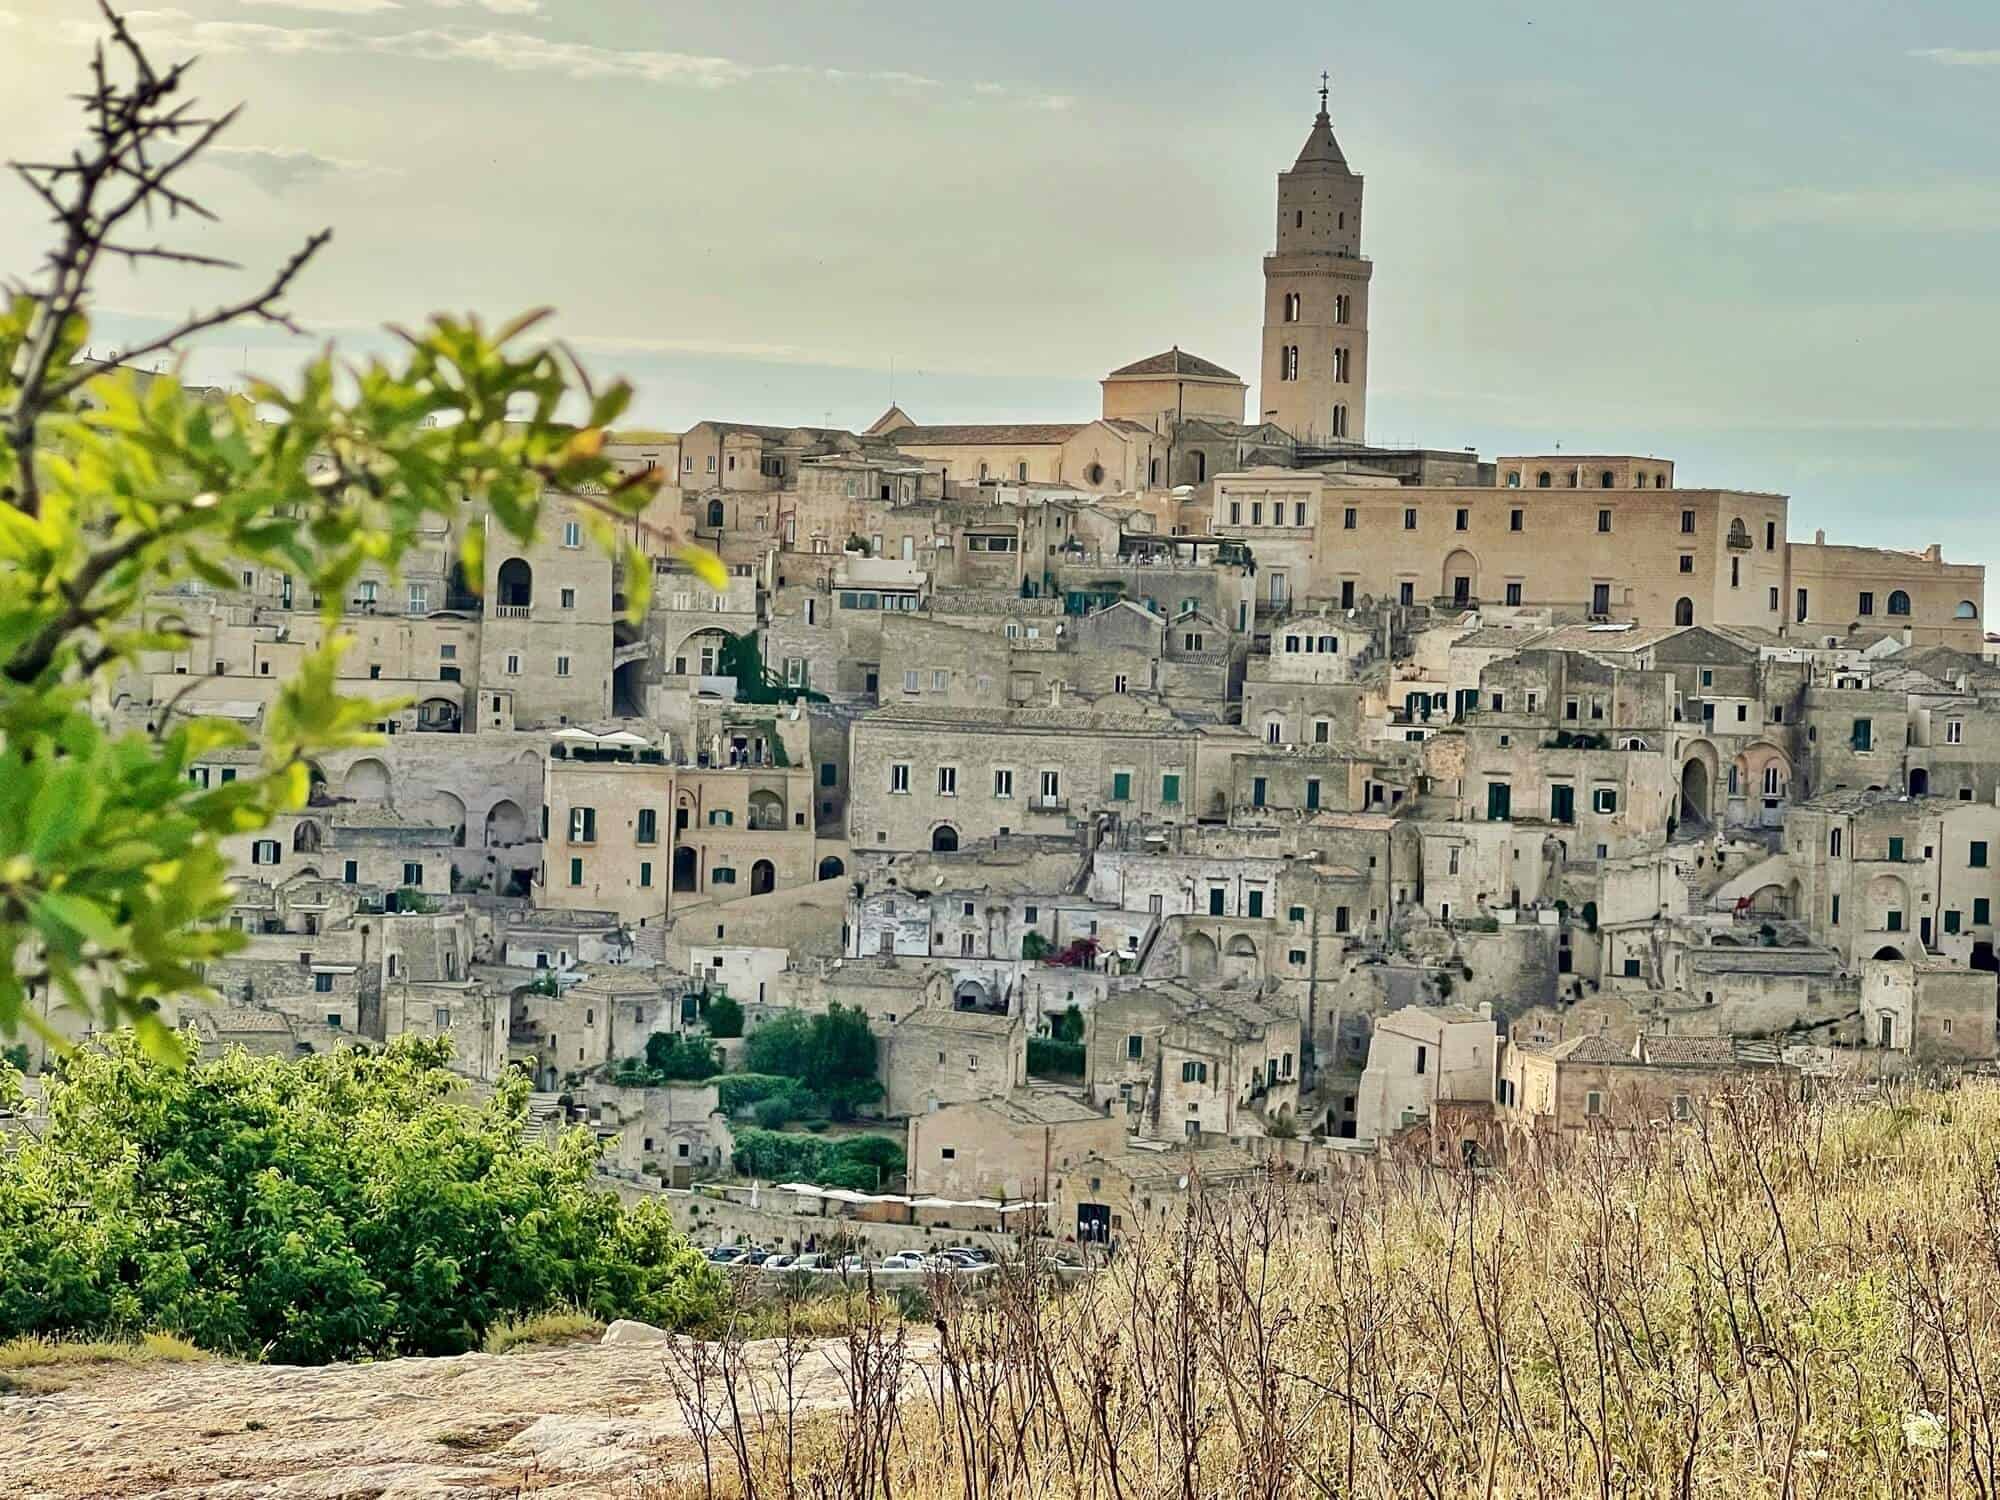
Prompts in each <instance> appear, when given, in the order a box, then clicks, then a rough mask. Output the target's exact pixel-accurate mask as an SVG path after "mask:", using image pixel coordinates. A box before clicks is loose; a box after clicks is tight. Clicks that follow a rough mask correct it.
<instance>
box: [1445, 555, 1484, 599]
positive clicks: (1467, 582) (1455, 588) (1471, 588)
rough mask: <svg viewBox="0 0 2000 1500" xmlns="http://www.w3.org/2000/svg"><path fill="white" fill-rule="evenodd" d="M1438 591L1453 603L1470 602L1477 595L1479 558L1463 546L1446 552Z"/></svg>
mask: <svg viewBox="0 0 2000 1500" xmlns="http://www.w3.org/2000/svg"><path fill="white" fill-rule="evenodd" d="M1438 592H1439V593H1440V594H1442V595H1444V597H1445V598H1447V599H1449V600H1451V601H1452V603H1453V604H1455V605H1459V604H1470V603H1471V602H1472V601H1473V600H1474V599H1477V598H1478V597H1479V559H1478V558H1476V557H1474V556H1473V555H1472V554H1471V553H1470V552H1468V551H1466V550H1465V548H1463V547H1454V548H1453V549H1452V550H1451V551H1450V552H1449V553H1447V554H1446V556H1445V560H1444V574H1443V577H1442V579H1441V580H1440V584H1439V588H1438Z"/></svg>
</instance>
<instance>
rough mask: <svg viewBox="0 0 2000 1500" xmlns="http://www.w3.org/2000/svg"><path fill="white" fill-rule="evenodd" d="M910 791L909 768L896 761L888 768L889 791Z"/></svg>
mask: <svg viewBox="0 0 2000 1500" xmlns="http://www.w3.org/2000/svg"><path fill="white" fill-rule="evenodd" d="M909 789H910V767H909V765H908V763H907V762H904V761H898V762H897V763H896V764H895V765H892V766H890V767H889V790H890V791H891V792H908V791H909Z"/></svg>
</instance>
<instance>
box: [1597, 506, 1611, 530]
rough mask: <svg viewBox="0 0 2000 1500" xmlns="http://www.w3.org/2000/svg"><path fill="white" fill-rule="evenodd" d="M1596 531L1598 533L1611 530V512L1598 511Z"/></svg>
mask: <svg viewBox="0 0 2000 1500" xmlns="http://www.w3.org/2000/svg"><path fill="white" fill-rule="evenodd" d="M1597 529H1598V530H1599V531H1609V530H1610V529H1611V512H1610V511H1608V510H1600V511H1599V512H1598V513H1597Z"/></svg>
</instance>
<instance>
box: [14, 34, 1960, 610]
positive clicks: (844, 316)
mask: <svg viewBox="0 0 2000 1500" xmlns="http://www.w3.org/2000/svg"><path fill="white" fill-rule="evenodd" d="M92 14H93V7H92V6H91V5H90V4H89V3H88V0H0V155H6V156H10V157H34V156H39V155H43V154H47V153H50V152H54V151H58V150H60V149H62V148H63V146H64V145H65V143H66V142H67V141H69V140H70V139H71V138H72V137H73V136H74V133H75V130H76V126H77V120H78V115H77V110H76V106H75V105H74V103H73V102H71V100H70V97H69V96H70V95H71V94H73V93H74V91H75V90H76V88H77V87H78V86H79V84H80V83H81V82H82V80H83V76H84V75H83V72H82V68H83V64H84V61H85V58H86V55H87V53H86V47H87V42H88V39H89V37H90V36H91V35H92V32H93V28H92V26H91V16H92ZM130 16H131V20H132V23H133V25H134V28H135V30H136V31H137V32H138V34H139V35H140V36H141V37H142V38H143V39H145V40H147V41H148V42H149V43H150V44H151V45H152V47H153V48H154V50H155V51H156V53H157V54H158V55H160V56H162V57H179V56H183V55H188V54H199V55H200V57H201V59H202V61H201V64H200V66H199V68H198V69H197V72H196V83H197V92H198V93H199V94H200V96H201V97H202V98H203V99H204V100H205V101H208V102H212V103H214V104H217V105H226V104H233V103H236V102H238V101H242V102H244V103H245V106H246V107H245V109H244V112H243V115H242V118H241V119H240V120H239V122H238V123H237V125H236V126H235V127H234V128H233V129H232V131H231V132H230V133H229V135H228V136H227V137H226V138H225V141H224V144H223V148H222V149H221V150H220V151H219V152H218V153H217V154H216V155H215V157H214V158H213V160H212V161H211V162H210V164H208V165H206V166H204V167H203V168H201V169H200V173H199V177H198V179H197V182H198V185H199V187H200V189H201V191H202V192H203V194H204V196H205V198H206V200H207V201H208V203H209V205H210V206H211V207H212V208H213V209H214V210H215V211H216V212H217V213H218V214H219V215H220V216H221V223H220V224H217V225H207V226H198V227H196V226H184V225H174V226H168V231H167V232H168V233H170V234H172V235H173V236H175V242H176V243H179V244H183V245H187V246H189V247H191V248H196V249H200V250H204V251H209V252H213V253H220V254H226V255H228V256H230V257H232V258H234V259H237V260H239V261H242V262H243V263H244V264H245V265H246V266H249V267H259V266H267V265H273V264H275V263H276V262H277V261H279V260H280V259H282V258H283V256H284V255H285V254H287V253H288V252H289V251H290V250H291V249H292V248H293V247H294V246H295V245H296V244H297V243H298V242H299V241H300V240H302V239H303V238H304V236H305V235H306V234H307V233H309V232H310V231H312V230H314V229H317V228H320V227H322V226H331V227H332V228H333V230H334V240H333V243H332V244H331V246H330V247H329V248H328V250H327V251H326V252H325V253H324V254H323V255H322V257H321V258H320V260H319V262H317V263H316V264H315V265H314V266H313V267H312V268H311V269H310V271H309V272H308V274H307V276H306V277H305V279H304V281H303V282H302V283H301V284H300V286H299V288H298V291H297V294H296V296H295V297H294V298H293V300H292V306H293V308H294V311H295V312H296V313H297V314H298V316H299V317H300V319H301V320H302V321H303V322H305V323H306V324H307V325H309V326H310V327H311V328H312V329H314V330H315V332H317V333H319V334H322V335H324V336H326V337H328V338H332V339H334V340H336V341H338V342H339V343H340V344H341V345H342V346H343V347H346V348H352V349H354V350H356V351H361V350H368V349H372V348H376V347H379V346H380V335H379V334H378V333H377V332H376V331H375V330H378V329H379V328H380V327H381V325H383V324H385V323H391V322H413V321H417V320H420V319H422V318H423V317H424V316H425V315H426V314H427V313H429V312H431V311H433V310H436V309H441V308H442V309H451V310H466V309H476V310H479V311H480V312H482V313H484V314H486V315H488V316H490V317H491V318H493V319H495V320H496V321H497V320H498V319H500V318H503V317H505V316H507V315H508V314H510V313H512V312H515V311H518V310H521V309H524V308H528V307H535V306H542V305H549V306H553V307H554V308H556V309H557V312H558V323H557V327H558V328H559V329H560V331H561V332H562V333H563V334H564V335H565V336H566V337H568V338H570V339H571V340H572V341H573V342H574V343H575V345H576V346H577V348H578V349H579V350H580V351H581V352H582V353H583V354H584V355H585V357H586V358H587V360H588V361H589V363H590V364H591V366H592V368H593V369H595V370H601V371H603V372H605V373H621V374H624V375H627V376H628V377H630V378H631V379H632V380H633V381H634V382H635V383H636V385H637V386H638V390H639V399H638V402H637V405H636V408H635V411H634V413H633V415H634V418H635V419H637V420H639V421H643V422H645V423H647V424H649V425H656V426H663V427H669V428H679V427H683V426H686V425H688V424H690V423H692V422H694V421H697V420H700V419H702V418H705V417H728V418H734V419H738V420H746V421H766V422H780V423H783V422H814V423H818V422H830V423H832V424H834V425H840V426H857V427H858V426H862V425H865V424H867V423H868V422H870V421H871V420H873V418H874V417H875V416H877V415H878V414H879V413H880V412H881V411H882V409H883V408H884V407H885V406H887V405H888V403H889V401H890V399H891V398H892V397H893V399H894V400H896V401H897V402H898V403H899V404H901V405H902V406H903V407H904V408H905V409H906V410H908V411H909V412H910V413H911V414H912V415H913V416H914V417H915V418H916V419H917V420H919V421H927V422H943V421H982V420H984V421H1006V420H1065V419H1069V420H1074V419H1081V418H1086V417H1089V416H1092V415H1094V414H1095V413H1096V410H1097V403H1098V390H1097V384H1096V382H1097V380H1098V379H1099V377H1101V376H1102V375H1103V374H1104V373H1105V372H1106V371H1108V370H1110V369H1112V368H1114V367H1116V366H1118V365H1121V364H1124V363H1127V362H1128V361H1130V360H1133V359H1137V358H1140V357H1142V356H1144V355H1147V354H1151V353H1154V352H1157V351H1159V350H1161V349H1164V348H1166V347H1168V346H1169V345H1172V344H1179V345H1180V346H1182V347H1183V348H1185V349H1189V350H1191V351H1193V352H1195V353H1198V354H1200V355H1202V356H1204V357H1206V358H1209V359H1213V360H1216V361H1218V362H1220V363H1222V364H1224V365H1226V366H1228V367H1229V368H1231V369H1234V370H1236V371H1238V372H1241V373H1243V374H1245V375H1246V377H1248V378H1249V380H1250V382H1251V384H1252V385H1253V386H1254V384H1255V377H1256V370H1257V363H1258V348H1259V336H1260V335H1259V319H1260V316H1261V314H1260V308H1261V299H1260V280H1261V268H1260V259H1261V257H1262V255H1263V254H1264V253H1266V252H1267V251H1268V250H1269V249H1270V242H1271V238H1272V234H1273V229H1274V218H1275V200H1276V174H1277V173H1278V172H1279V171H1280V170H1282V169H1283V168H1285V167H1286V166H1288V165H1290V162H1291V160H1292V158H1293V156H1294V155H1296V153H1297V151H1298V149H1299V146H1300V145H1301V144H1302V143H1303V141H1304V139H1305V136H1306V133H1307V129H1308V127H1309V126H1310V124H1311V120H1312V116H1313V113H1314V111H1315V110H1316V109H1317V107H1318V98H1317V92H1316V91H1317V88H1318V83H1319V73H1320V70H1321V69H1322V68H1325V69H1328V70H1329V71H1330V72H1331V73H1332V75H1333V85H1332V89H1333V97H1332V106H1331V107H1332V112H1333V116H1334V123H1335V128H1336V131H1337V133H1338V135H1339V138H1340V141H1341V144H1342V146H1343V148H1344V150H1345V152H1346V155H1347V157H1348V160H1349V162H1350V163H1351V164H1352V165H1353V167H1354V168H1355V170H1357V171H1359V172H1361V173H1363V174H1364V175H1365V177H1366V179H1367V210H1366V228H1365V239H1364V244H1363V250H1364V253H1366V254H1367V255H1369V256H1370V258H1371V259H1373V261H1374V262H1375V273H1374V282H1373V289H1372V298H1371V309H1370V312H1371V346H1370V357H1371V363H1372V368H1371V372H1370V392H1369V399H1370V410H1369V433H1368V436H1369V438H1370V439H1371V440H1373V441H1377V442H1386V443H1403V442H1416V443H1423V444H1426V445H1429V446H1433V447H1451V448H1459V447H1474V448H1477V449H1479V450H1480V451H1481V452H1483V453H1486V454H1488V455H1489V456H1490V455H1493V454H1498V453H1510V452H1531V453H1532V452H1547V451H1552V450H1554V449H1555V448H1556V447H1557V446H1558V445H1560V447H1561V448H1563V449H1567V450H1570V451H1595V452H1634V453H1650V454H1660V455H1664V456H1667V457H1671V458H1673V459H1675V460H1677V461H1678V463H1679V474H1678V477H1679V481H1680V482H1681V483H1682V484H1683V485H1689V486H1709V485H1716V486H1727V487H1735V488H1741V489H1752V490H1775V491H1781V492H1784V493H1787V494H1790V495H1791V496H1792V497H1793V503H1792V509H1791V515H1792V521H1791V530H1792V534H1793V536H1794V537H1795V538H1809V537H1810V536H1811V534H1812V532H1813V531H1814V530H1815V529H1816V528H1821V527H1823V528H1824V529H1825V530H1826V531H1827V533H1828V535H1829V539H1833V540H1841V541H1852V542H1857V543H1870V544H1877V545H1890V546H1909V547H1921V546H1924V545H1926V544H1928V543H1931V542H1940V543H1942V544H1943V545H1944V548H1945V555H1946V556H1947V557H1948V558H1951V559H1954V560H1959V559H1963V560H1968V561H1979V562H1985V563H1987V564H1988V565H1989V566H1990V567H1993V568H1994V569H1995V573H1996V578H2000V531H1996V529H1995V528H1994V527H1993V526H1991V525H1989V524H1988V519H1989V514H1990V507H1991V498H1992V496H1993V493H1994V475H1995V474H1996V473H2000V462H1996V459H2000V443H1996V438H2000V400H1996V398H2000V276H1996V275H1995V268H1996V267H2000V157H1996V153H1995V152H1994V151H1993V149H1992V146H1993V142H1994V141H1995V140H1996V139H2000V7H1995V6H1994V5H1992V4H1991V0H1928V3H1927V0H1906V3H1903V4H1899V5H1894V6H1890V5H1884V4H1882V3H1880V0H1816V3H1804V0H1759V3H1757V4H1753V5H1745V4H1743V3H1742V0H1678V3H1677V4H1675V5H1673V6H1658V5H1651V4H1639V3H1636V0H1344V3H1342V4H1340V5H1337V6H1336V5H1329V4H1327V3H1325V0H1305V3H1301V0H1264V3H1260V4H1259V5H1257V6H1255V7H1251V8H1248V9H1245V10H1242V11H1237V12H1219V11H1217V10H1216V8H1215V7H1213V6H1209V5H1203V6H1196V5H1193V4H1190V3H1188V0H1149V3H1146V4H1139V3H1128V0H1011V3H1009V4H1005V5H992V4H985V3H982V4H977V5H975V4H969V3H965V0H921V3H914V0H175V3H173V4H172V5H171V6H135V7H134V8H133V9H132V10H131V12H130ZM46 240H47V227H46V225H45V224H44V223H43V222H42V221H41V219H40V217H39V216H38V212H37V206H36V205H35V204H34V203H33V202H32V201H30V200H29V199H28V198H27V196H26V195H25V193H24V192H22V191H21V190H20V189H18V188H17V187H15V186H14V185H13V184H11V183H9V184H6V185H0V276H12V277H20V276H22V275H24V274H26V273H28V272H30V271H31V270H32V269H33V267H34V265H35V262H36V258H37V256H38V254H39V253H40V250H41V248H42V247H43V246H44V244H45V243H46ZM247 276H248V273H247V272H246V273H244V275H243V276H237V277H231V276H230V275H227V274H218V273H213V272H204V273H196V272H192V271H180V270H161V269H158V268H155V269H152V270H149V271H147V272H146V273H145V274H143V275H140V276H136V277H134V276H130V275H127V274H125V273H124V272H122V271H120V272H115V273H114V274H112V275H110V276H108V277H107V278H106V280H105V282H104V284H103V287H102V288H101V291H100V299H99V303H100V309H101V310H100V315H99V317H98V321H97V328H98V331H99V333H100V334H101V335H102V342H104V343H114V342H117V341H119V340H124V341H126V342H128V343H129V342H132V341H136V340H137V339H139V338H141V337H143V336H144V335H145V334H147V333H148V332H149V331H153V330H156V329H158V328H159V327H162V326H164V325H163V323H162V322H161V320H162V319H164V318H167V317H170V316H172V315H174V314H176V313H178V312H181V311H183V310H185V309H186V308H188V307H190V306H205V305H208V304H210V303H213V302H215V301H219V300H223V299H225V298H227V297H229V296H231V295H233V294H237V293H239V292H240V291H241V290H243V289H244V288H245V286H246V284H247V282H246V278H247ZM302 352H303V349H302V346H299V345H297V344H295V343H290V342H288V341H287V340H285V339H284V338H282V337H279V336H275V335H272V334H269V333H265V332H261V331H258V330H248V331H246V332H244V333H241V334H238V335H235V336H232V337H231V338H230V339H228V340H227V341H225V342H223V343H221V344H218V345H215V346H213V347H208V348H205V349H203V350H201V351H199V352H198V353H197V354H196V355H195V356H193V358H192V360H191V364H190V369H191V371H192V373H193V375H194V376H196V377H198V378H203V379H210V380H225V381H226V380H231V379H234V378H235V377H236V376H237V375H238V374H239V373H240V372H241V371H243V370H244V369H246V368H248V369H254V370H256V371H257V372H259V373H261V374H267V375H271V374H282V373H283V372H284V371H285V370H286V369H288V368H290V367H291V366H292V365H293V364H295V363H296V361H297V358H298V357H299V355H300V354H301V353H302ZM1253 397H1254V391H1253Z"/></svg>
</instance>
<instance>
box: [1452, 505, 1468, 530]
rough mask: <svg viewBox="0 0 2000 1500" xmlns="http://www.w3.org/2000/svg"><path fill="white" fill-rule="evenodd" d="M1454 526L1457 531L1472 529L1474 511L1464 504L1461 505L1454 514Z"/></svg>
mask: <svg viewBox="0 0 2000 1500" xmlns="http://www.w3.org/2000/svg"><path fill="white" fill-rule="evenodd" d="M1452 526H1453V529H1454V530H1457V531H1470V530H1471V529H1472V512H1471V511H1469V510H1467V509H1465V508H1464V507H1463V506H1461V507H1459V509H1458V510H1457V511H1455V512H1454V513H1453V515H1452Z"/></svg>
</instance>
